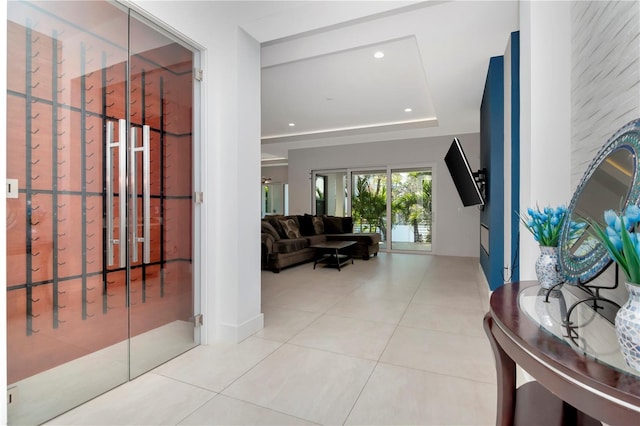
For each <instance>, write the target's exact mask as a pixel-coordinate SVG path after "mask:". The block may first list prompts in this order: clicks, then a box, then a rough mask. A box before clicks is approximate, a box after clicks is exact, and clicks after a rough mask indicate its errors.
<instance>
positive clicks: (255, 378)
mask: <svg viewBox="0 0 640 426" xmlns="http://www.w3.org/2000/svg"><path fill="white" fill-rule="evenodd" d="M374 365H375V362H374V361H368V360H363V359H357V358H353V357H348V356H344V355H339V354H334V353H330V352H325V351H320V350H316V349H308V348H303V347H299V346H295V345H290V344H285V345H283V346H282V347H281V348H280V349H278V350H277V351H276V352H274V353H273V354H272V355H271V356H270V357H268V358H267V359H265V360H264V361H263V362H261V363H260V365H258V366H257V367H256V368H254V369H252V370H251V371H250V372H248V373H247V374H245V375H244V376H242V377H241V378H240V379H239V380H238V381H236V382H235V383H234V384H232V385H231V386H230V387H229V388H227V389H226V390H225V391H224V392H223V394H224V395H228V396H231V397H234V398H237V399H241V400H244V401H248V402H252V403H254V404H257V405H260V406H262V407H266V408H270V409H273V410H276V411H279V412H282V413H286V414H289V415H292V416H295V417H299V418H302V419H305V420H309V421H313V422H317V423H322V424H327V425H334V424H341V423H343V422H344V421H345V419H346V418H347V415H348V414H349V411H350V410H351V407H353V404H354V403H355V401H356V399H357V397H358V395H359V394H360V391H361V390H362V388H363V387H364V385H365V383H366V381H367V379H368V377H369V375H370V374H371V371H372V370H373V367H374Z"/></svg>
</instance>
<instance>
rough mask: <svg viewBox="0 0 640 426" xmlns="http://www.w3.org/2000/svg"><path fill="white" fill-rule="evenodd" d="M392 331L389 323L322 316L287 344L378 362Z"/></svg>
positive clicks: (392, 327)
mask: <svg viewBox="0 0 640 426" xmlns="http://www.w3.org/2000/svg"><path fill="white" fill-rule="evenodd" d="M394 330H395V326H394V325H392V324H385V323H381V322H376V321H365V320H359V319H354V318H344V317H335V316H331V315H323V316H321V317H320V318H318V320H316V321H315V322H314V323H313V324H311V325H310V326H309V327H307V328H306V329H304V330H303V331H302V332H301V333H300V334H298V335H297V336H295V337H294V338H293V339H291V340H290V341H289V343H291V344H294V345H300V346H305V347H309V348H316V349H323V350H326V351H330V352H336V353H340V354H344V355H351V356H355V357H358V358H365V359H371V360H377V359H379V358H380V355H381V354H382V351H383V350H384V348H385V346H386V345H387V342H388V341H389V339H390V338H391V335H392V334H393V331H394Z"/></svg>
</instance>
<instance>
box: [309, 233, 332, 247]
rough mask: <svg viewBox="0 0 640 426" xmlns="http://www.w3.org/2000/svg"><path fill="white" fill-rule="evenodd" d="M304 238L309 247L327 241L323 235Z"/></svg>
mask: <svg viewBox="0 0 640 426" xmlns="http://www.w3.org/2000/svg"><path fill="white" fill-rule="evenodd" d="M306 238H307V240H308V241H309V245H310V246H312V245H314V244H322V243H325V242H326V241H327V236H326V235H325V234H319V235H309V236H307V237H306Z"/></svg>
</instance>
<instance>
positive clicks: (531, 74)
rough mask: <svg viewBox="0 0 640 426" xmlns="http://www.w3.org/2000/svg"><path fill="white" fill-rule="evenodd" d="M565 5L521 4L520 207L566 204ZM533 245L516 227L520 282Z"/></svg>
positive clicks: (527, 275) (529, 267) (528, 274)
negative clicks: (518, 237) (518, 241)
mask: <svg viewBox="0 0 640 426" xmlns="http://www.w3.org/2000/svg"><path fill="white" fill-rule="evenodd" d="M570 8H571V3H570V2H556V1H554V2H538V1H525V2H522V3H521V4H520V209H521V210H522V209H526V208H527V207H531V206H534V207H535V206H536V204H538V205H540V206H541V207H542V206H546V205H551V206H557V205H561V204H564V205H568V204H569V201H570V200H571V194H572V192H573V188H570V183H569V182H570V164H571V143H570V140H571V115H570V113H571V104H570V87H571V20H570ZM538 252H539V250H538V247H537V244H536V243H535V241H534V239H533V237H532V236H531V234H530V233H529V232H528V231H527V230H526V229H525V228H524V227H523V226H521V227H520V279H521V280H530V279H535V278H536V275H535V270H534V264H535V260H536V258H537V257H538Z"/></svg>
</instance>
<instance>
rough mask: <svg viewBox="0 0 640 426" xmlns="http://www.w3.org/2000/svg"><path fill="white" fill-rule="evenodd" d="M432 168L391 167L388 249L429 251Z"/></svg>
mask: <svg viewBox="0 0 640 426" xmlns="http://www.w3.org/2000/svg"><path fill="white" fill-rule="evenodd" d="M431 177H432V174H431V169H428V168H425V169H418V170H416V169H410V170H391V244H390V245H391V247H390V248H391V249H392V250H410V251H431V235H432V230H431V223H432V221H431V218H432V210H431V207H432V179H431Z"/></svg>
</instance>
